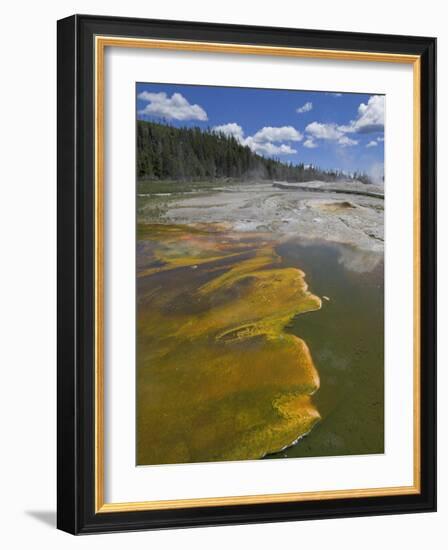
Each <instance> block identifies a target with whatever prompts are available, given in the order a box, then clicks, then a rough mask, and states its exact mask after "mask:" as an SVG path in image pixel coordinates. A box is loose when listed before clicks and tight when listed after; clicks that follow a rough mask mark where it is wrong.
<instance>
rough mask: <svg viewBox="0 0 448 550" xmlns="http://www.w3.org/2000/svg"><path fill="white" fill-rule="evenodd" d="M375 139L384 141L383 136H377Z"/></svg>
mask: <svg viewBox="0 0 448 550" xmlns="http://www.w3.org/2000/svg"><path fill="white" fill-rule="evenodd" d="M376 140H377V141H384V136H380V137H379V138H376Z"/></svg>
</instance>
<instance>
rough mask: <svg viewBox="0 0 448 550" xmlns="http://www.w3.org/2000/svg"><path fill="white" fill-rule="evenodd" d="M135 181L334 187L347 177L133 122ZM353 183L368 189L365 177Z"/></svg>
mask: <svg viewBox="0 0 448 550" xmlns="http://www.w3.org/2000/svg"><path fill="white" fill-rule="evenodd" d="M137 175H138V178H139V180H177V181H192V180H213V179H216V178H231V179H235V180H253V179H267V180H283V181H291V182H293V181H295V182H304V181H311V180H321V181H337V180H338V179H342V178H343V179H347V175H345V174H343V173H342V172H339V171H335V170H320V169H319V168H317V167H315V166H306V165H304V164H303V163H300V164H292V163H288V162H281V161H280V160H279V159H276V158H266V157H263V156H261V155H258V154H256V153H254V152H253V151H252V150H251V149H250V148H249V147H247V146H245V145H242V144H241V143H239V142H238V141H237V140H236V139H235V138H234V137H233V136H228V135H225V134H223V133H217V132H214V131H212V130H210V129H206V130H202V129H201V128H198V127H194V128H186V127H185V128H176V127H174V126H170V125H168V124H160V123H156V122H148V121H143V120H138V121H137ZM352 177H353V178H354V179H358V180H359V181H363V183H370V181H369V178H368V177H367V176H366V175H365V174H354V175H353V176H352Z"/></svg>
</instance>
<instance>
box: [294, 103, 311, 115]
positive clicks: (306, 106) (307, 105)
mask: <svg viewBox="0 0 448 550" xmlns="http://www.w3.org/2000/svg"><path fill="white" fill-rule="evenodd" d="M312 108H313V104H312V103H311V101H307V102H306V103H304V104H303V105H302V106H301V107H298V108H297V109H296V112H297V113H299V114H301V113H308V112H309V111H311V109H312Z"/></svg>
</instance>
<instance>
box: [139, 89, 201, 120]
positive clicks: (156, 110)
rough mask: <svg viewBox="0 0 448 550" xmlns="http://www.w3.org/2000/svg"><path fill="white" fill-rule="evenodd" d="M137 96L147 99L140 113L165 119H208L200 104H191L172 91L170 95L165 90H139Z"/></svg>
mask: <svg viewBox="0 0 448 550" xmlns="http://www.w3.org/2000/svg"><path fill="white" fill-rule="evenodd" d="M138 98H139V99H140V100H142V101H148V104H147V105H146V106H145V107H144V108H143V109H142V110H141V111H139V114H141V115H150V116H156V117H161V118H166V119H167V120H208V117H207V113H206V112H205V111H204V109H203V108H202V107H201V106H200V105H196V104H195V105H192V104H191V103H189V102H188V101H187V100H186V99H185V97H184V96H183V95H182V94H179V93H174V94H173V95H172V96H171V97H168V95H167V94H166V93H165V92H158V93H152V92H146V91H145V92H141V93H140V94H138Z"/></svg>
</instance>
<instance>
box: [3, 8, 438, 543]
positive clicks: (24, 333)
mask: <svg viewBox="0 0 448 550" xmlns="http://www.w3.org/2000/svg"><path fill="white" fill-rule="evenodd" d="M444 11H445V10H444V3H443V2H441V1H440V0H426V1H425V2H424V3H422V2H421V1H419V2H416V1H414V0H408V1H407V2H395V3H394V2H391V1H390V0H377V1H376V2H360V1H359V0H339V1H338V2H334V1H329V0H316V1H315V2H310V3H308V2H307V3H305V2H298V1H297V0H277V1H276V2H266V1H264V0H256V1H255V0H252V1H249V0H246V2H243V1H242V0H225V1H223V2H217V1H213V0H208V1H199V0H170V1H169V2H168V1H167V2H154V3H151V2H137V1H135V0H126V1H123V0H121V1H117V0H107V1H106V0H89V1H83V2H81V1H76V0H75V1H74V2H65V1H63V0H61V1H59V2H46V3H44V2H31V1H28V2H23V1H14V2H11V1H10V2H7V3H5V4H4V6H3V9H2V28H1V32H0V41H1V47H0V55H1V59H2V61H1V69H2V71H1V85H0V95H1V101H0V132H1V149H0V150H1V153H2V154H1V162H0V174H1V176H0V181H1V188H0V190H1V191H0V192H1V195H0V258H1V264H0V265H1V267H0V281H1V282H0V334H1V340H0V342H1V344H0V366H1V367H0V368H1V371H0V372H1V383H0V422H1V431H0V442H1V444H0V448H1V451H0V518H1V527H0V529H1V532H0V540H1V541H2V546H3V547H4V548H19V547H20V548H27V547H30V546H34V547H38V548H46V549H48V550H51V549H53V548H73V547H75V546H76V547H77V548H93V547H96V548H106V547H107V548H110V549H113V548H121V547H122V546H123V545H128V546H132V547H133V548H143V547H148V546H150V547H152V548H167V547H170V546H173V547H179V548H180V547H182V548H183V549H189V548H195V549H197V548H208V547H210V546H213V547H214V548H228V547H231V548H243V547H245V546H248V545H250V546H253V547H255V548H273V547H274V546H278V547H280V546H289V547H292V546H297V547H301V548H306V547H313V548H316V549H320V548H328V547H332V548H339V547H341V548H342V547H343V548H344V549H346V550H349V549H352V548H353V549H355V548H356V549H359V548H362V549H370V548H372V549H375V550H378V549H381V548H385V549H386V548H396V547H401V548H406V550H412V549H417V548H419V549H420V548H422V547H431V548H435V549H438V548H446V539H447V534H446V533H447V531H446V528H447V527H446V524H447V521H448V495H447V490H448V477H447V473H446V472H447V469H448V467H447V466H446V465H448V444H447V442H446V436H444V432H446V429H447V419H448V404H447V400H446V399H445V398H444V397H445V393H446V389H445V388H447V387H448V374H447V371H446V369H445V368H444V367H445V366H447V359H448V357H447V352H446V347H445V348H444V346H443V344H444V340H445V338H444V332H446V329H447V324H446V319H445V317H444V310H446V308H447V307H448V300H447V286H446V284H443V283H444V281H446V280H448V261H447V254H446V248H447V247H446V238H445V236H446V235H447V233H448V216H447V215H446V214H445V210H446V205H447V204H448V191H447V176H448V170H447V168H446V164H445V160H446V159H445V155H444V154H440V161H439V212H440V220H439V235H440V237H439V241H440V243H439V254H440V257H439V280H440V281H441V285H440V289H439V297H440V301H439V311H440V319H439V325H440V328H439V335H440V341H441V342H440V344H441V345H440V351H439V358H440V360H439V388H440V392H439V393H440V405H439V426H440V429H439V433H440V441H439V464H440V465H441V467H440V468H439V512H438V513H437V514H419V515H411V516H406V515H404V516H390V517H376V518H365V519H350V520H347V519H343V520H325V521H311V522H300V523H286V524H270V525H257V526H239V527H220V528H206V529H190V530H182V531H167V532H154V533H132V534H131V533H129V534H120V535H100V536H90V537H82V538H75V537H71V536H69V535H66V534H64V533H61V532H57V531H56V530H55V528H54V517H55V491H56V487H55V456H56V448H55V428H56V417H55V408H56V399H55V387H56V295H55V293H56V289H55V285H56V256H55V254H56V20H57V19H59V18H62V17H65V16H67V15H71V14H73V13H92V14H102V15H122V16H134V17H151V18H162V19H184V20H193V21H194V20H197V21H216V22H223V23H243V24H244V23H245V24H256V25H272V26H291V27H303V28H321V29H335V30H344V31H363V32H374V33H376V32H381V33H392V34H410V35H429V36H437V37H438V38H439V64H438V69H439V73H438V79H439V98H440V100H439V117H438V119H439V126H440V128H439V151H440V152H442V153H444V152H446V151H447V150H448V133H447V130H446V127H445V126H444V122H446V121H447V120H448V117H447V107H446V101H445V100H446V98H447V97H448V74H447V73H448V69H447V67H448V33H447V31H446V14H445V13H444ZM443 248H445V251H444V250H443ZM442 322H443V324H442ZM444 466H445V467H444Z"/></svg>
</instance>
